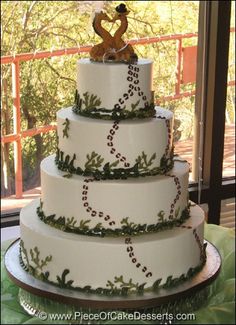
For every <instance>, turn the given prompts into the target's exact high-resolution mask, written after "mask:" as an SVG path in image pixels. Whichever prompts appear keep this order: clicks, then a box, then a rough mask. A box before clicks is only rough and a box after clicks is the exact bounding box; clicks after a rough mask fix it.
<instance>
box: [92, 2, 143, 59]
mask: <svg viewBox="0 0 236 325" xmlns="http://www.w3.org/2000/svg"><path fill="white" fill-rule="evenodd" d="M128 14H129V11H128V10H127V8H126V5H125V4H123V3H121V4H120V5H119V6H117V7H116V13H115V15H114V17H113V18H110V17H109V16H108V15H107V14H106V13H105V12H103V11H101V12H97V13H95V17H94V20H93V28H94V31H95V33H96V34H98V35H99V36H100V37H101V38H102V40H103V41H102V43H99V44H97V45H94V46H93V47H92V49H91V51H90V58H91V60H93V61H98V62H135V61H137V59H138V57H137V55H136V54H135V52H134V49H133V47H132V46H131V45H130V44H128V43H126V42H125V41H124V40H123V39H122V36H123V34H124V33H125V32H126V30H127V28H128V20H127V15H128ZM117 20H120V22H121V23H120V26H119V27H118V29H117V30H116V32H115V33H114V36H112V35H111V34H110V33H109V32H108V31H107V30H106V29H105V28H104V27H103V26H102V21H108V22H111V23H114V22H115V21H117Z"/></svg>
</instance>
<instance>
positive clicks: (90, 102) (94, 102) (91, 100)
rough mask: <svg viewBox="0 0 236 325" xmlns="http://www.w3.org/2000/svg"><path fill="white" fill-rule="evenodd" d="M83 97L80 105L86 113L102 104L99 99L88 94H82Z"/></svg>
mask: <svg viewBox="0 0 236 325" xmlns="http://www.w3.org/2000/svg"><path fill="white" fill-rule="evenodd" d="M83 96H84V98H83V99H82V104H83V105H84V108H83V109H84V110H86V111H90V110H93V109H94V108H98V107H99V106H100V105H101V103H102V102H101V99H100V98H98V97H97V96H96V95H93V94H89V92H86V93H84V94H83ZM83 105H82V106H83ZM81 108H82V107H81Z"/></svg>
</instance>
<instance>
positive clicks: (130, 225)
mask: <svg viewBox="0 0 236 325" xmlns="http://www.w3.org/2000/svg"><path fill="white" fill-rule="evenodd" d="M42 207H43V204H42V202H41V203H40V206H39V207H38V208H37V214H38V217H39V218H40V220H41V221H43V222H44V223H45V224H47V225H49V226H52V227H54V228H57V229H60V230H62V231H65V232H69V233H75V234H78V235H86V236H94V237H96V236H97V237H105V236H106V237H109V236H110V237H118V236H136V235H141V234H146V233H157V232H160V231H163V230H167V229H171V228H173V227H178V226H181V225H182V224H183V223H184V222H185V221H186V220H187V219H188V218H189V217H190V211H189V206H188V207H186V208H185V209H184V210H183V211H182V213H181V216H180V218H177V217H176V218H175V219H172V220H165V219H164V217H163V214H164V213H163V211H160V212H159V213H158V215H157V216H158V222H157V223H156V224H150V225H148V224H146V223H145V224H136V223H134V222H130V221H129V218H124V219H122V220H121V224H122V226H121V228H115V229H111V228H104V227H102V224H101V223H100V222H99V223H98V224H96V226H95V227H93V228H90V227H89V223H90V221H91V220H81V221H80V223H79V224H77V222H76V220H75V219H74V217H71V218H66V217H62V216H60V217H58V218H57V217H56V215H55V214H52V215H49V216H46V215H45V213H44V212H43V209H42ZM177 211H178V210H177ZM177 211H176V214H177Z"/></svg>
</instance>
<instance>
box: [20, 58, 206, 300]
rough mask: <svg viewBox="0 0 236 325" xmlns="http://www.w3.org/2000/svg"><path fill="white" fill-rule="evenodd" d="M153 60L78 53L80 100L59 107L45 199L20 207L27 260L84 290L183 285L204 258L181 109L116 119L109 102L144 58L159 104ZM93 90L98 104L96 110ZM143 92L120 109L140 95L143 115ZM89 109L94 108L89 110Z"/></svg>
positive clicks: (142, 80) (36, 270)
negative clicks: (179, 140) (178, 141)
mask: <svg viewBox="0 0 236 325" xmlns="http://www.w3.org/2000/svg"><path fill="white" fill-rule="evenodd" d="M151 66H152V62H151V61H150V60H145V61H140V62H139V61H138V62H137V63H136V64H129V65H127V64H123V63H120V64H118V63H116V64H115V63H114V64H111V63H110V64H102V63H95V62H88V60H80V61H79V63H78V72H77V74H78V86H77V98H78V96H79V97H80V99H81V101H80V105H78V100H77V101H76V103H77V105H76V106H74V108H73V110H72V108H71V107H70V108H67V109H62V110H60V111H59V112H58V114H57V120H58V150H57V155H56V156H55V155H54V156H50V157H48V158H46V159H45V160H44V161H43V162H42V164H41V182H42V198H41V202H40V201H39V200H36V201H35V202H33V203H32V204H30V205H28V206H27V207H26V208H24V209H22V212H21V218H20V219H21V260H22V264H23V265H24V266H25V268H26V269H27V270H29V272H31V273H32V274H33V275H34V276H35V277H38V278H40V279H42V280H44V281H48V282H50V283H55V284H56V285H59V286H61V287H66V288H76V289H78V290H81V291H83V290H84V291H86V292H97V293H100V294H129V293H132V292H139V293H140V292H142V291H145V290H154V291H156V290H158V288H159V287H161V286H164V287H169V286H172V285H175V284H177V283H179V282H180V281H184V280H185V279H187V278H189V277H190V276H191V275H193V274H195V273H196V272H197V271H198V270H200V268H201V267H202V266H203V264H204V262H205V249H204V245H203V226H204V214H203V212H202V210H201V209H200V208H199V207H197V206H193V207H190V206H189V202H188V172H189V168H188V163H187V162H185V161H182V160H181V159H180V158H178V157H175V156H173V145H172V141H173V137H172V126H173V114H172V113H171V112H170V111H167V110H165V109H162V108H156V109H155V115H154V116H153V117H143V118H141V117H140V116H139V115H137V116H138V117H136V118H129V117H127V118H126V119H125V120H122V118H120V119H119V116H118V115H117V118H116V119H115V120H113V119H112V118H113V117H112V113H113V112H114V110H111V112H108V109H106V110H105V109H101V108H104V107H105V108H107V107H108V108H110V107H113V108H114V109H115V105H116V104H115V103H116V102H117V103H118V102H119V98H120V97H122V94H123V93H127V91H128V89H129V88H128V82H127V76H132V74H130V73H129V72H130V71H135V70H134V69H139V68H140V70H139V71H141V73H140V74H139V77H137V78H136V79H135V80H137V81H138V83H137V84H139V85H144V84H145V85H146V87H144V88H145V89H143V90H142V96H143V97H145V100H147V105H146V106H147V107H151V102H150V101H151V100H152V99H151V93H152V91H151V81H152V80H151V79H152V69H151ZM81 67H82V68H81ZM97 69H98V75H99V73H100V74H101V75H100V76H99V79H98V80H97V82H94V80H93V75H94V73H95V72H96V71H97ZM119 71H120V72H119ZM85 76H86V77H85ZM114 76H116V78H115V77H114ZM102 78H103V79H104V81H103V80H102ZM89 80H91V83H90V82H89ZM92 80H93V82H92ZM99 80H101V83H99ZM117 80H118V84H119V85H120V87H119V92H116V91H115V89H116V87H117V85H118V84H117ZM122 80H123V82H122ZM84 81H85V82H84ZM90 84H91V88H90ZM104 84H106V85H107V86H108V85H109V91H107V92H106V91H105V90H104V89H103V87H104ZM147 85H148V87H147ZM140 88H141V87H140ZM81 89H82V90H81ZM101 89H102V90H101ZM84 94H85V95H84ZM98 94H99V95H98ZM86 96H87V99H86V98H84V97H86ZM92 96H93V98H95V101H97V104H99V105H100V106H98V107H97V106H94V105H93V107H92V108H93V110H92V111H91V110H90V107H89V108H88V107H87V106H88V105H89V101H90V99H91V98H92ZM138 96H139V95H138V92H137V93H136V94H135V95H134V96H132V98H130V97H129V98H128V99H127V103H128V104H127V103H126V100H125V99H124V104H123V105H125V108H122V107H121V108H120V109H119V110H118V113H119V112H120V111H121V112H122V110H126V111H127V112H131V107H132V106H133V104H135V103H138V105H136V107H135V109H134V110H133V111H132V112H136V111H137V112H138V114H140V115H141V114H142V112H143V108H145V106H144V105H145V103H144V102H141V101H139V97H138ZM100 97H101V98H100ZM123 98H124V96H123ZM132 100H133V102H132ZM93 103H94V102H93ZM107 103H109V106H105V105H108V104H107ZM83 104H84V108H83ZM86 105H87V106H86ZM110 105H113V106H110ZM139 105H140V106H139ZM83 109H84V111H86V113H89V114H91V115H90V118H88V117H84V116H81V114H80V111H81V110H83ZM104 112H105V115H103V114H104ZM77 113H79V114H77ZM84 113H85V112H84ZM99 113H101V116H100V119H98V117H99V116H98V115H97V114H99ZM92 114H95V118H93V115H92Z"/></svg>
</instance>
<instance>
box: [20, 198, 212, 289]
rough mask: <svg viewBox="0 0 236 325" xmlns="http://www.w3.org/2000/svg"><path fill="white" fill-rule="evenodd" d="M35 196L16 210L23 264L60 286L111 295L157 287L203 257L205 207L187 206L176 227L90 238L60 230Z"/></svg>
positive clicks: (187, 273) (175, 280) (180, 277)
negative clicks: (43, 215) (42, 214)
mask: <svg viewBox="0 0 236 325" xmlns="http://www.w3.org/2000/svg"><path fill="white" fill-rule="evenodd" d="M38 206H39V200H38V199H37V200H35V201H33V202H32V203H30V204H29V205H28V206H26V207H25V208H23V209H22V211H21V215H20V227H21V245H20V260H21V263H22V266H23V267H24V268H25V269H26V270H27V271H29V273H31V274H32V275H34V276H35V277H36V278H39V279H41V280H43V281H46V282H49V283H54V284H55V285H58V286H60V287H62V288H69V289H76V290H80V291H84V292H91V293H98V294H107V295H113V294H114V295H116V294H118V295H119V294H122V295H123V294H124V295H127V294H130V293H133V292H138V293H142V292H143V291H148V290H149V291H151V290H154V291H157V290H158V289H159V288H161V287H165V288H166V287H171V286H174V285H176V284H179V283H180V282H182V281H184V280H187V279H188V278H190V277H191V276H193V275H194V274H195V273H196V272H198V271H200V269H201V267H202V266H203V265H204V263H205V260H206V254H205V247H204V244H203V232H204V212H203V211H202V210H201V208H200V207H198V206H196V205H195V206H192V207H191V211H190V213H191V217H190V218H189V219H188V220H187V221H186V222H185V223H184V224H182V225H181V226H179V227H175V228H173V229H171V230H166V231H162V232H159V233H156V234H145V235H139V236H133V237H129V236H125V237H105V238H100V237H92V236H83V235H76V234H71V233H65V232H62V231H60V230H57V229H54V228H51V227H50V226H48V225H46V224H44V223H43V222H42V221H41V220H40V219H39V218H38V216H37V213H36V209H37V207H38Z"/></svg>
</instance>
